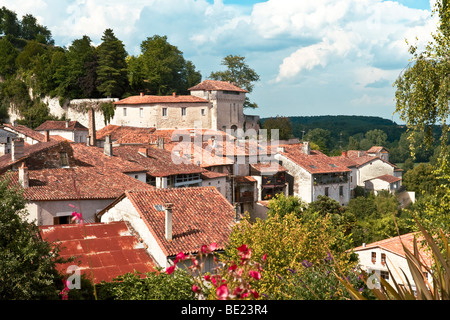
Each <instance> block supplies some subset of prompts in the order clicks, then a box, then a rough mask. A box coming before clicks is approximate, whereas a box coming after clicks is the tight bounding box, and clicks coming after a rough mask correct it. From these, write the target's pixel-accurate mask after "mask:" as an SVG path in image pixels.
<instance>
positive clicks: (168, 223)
mask: <svg viewBox="0 0 450 320" xmlns="http://www.w3.org/2000/svg"><path fill="white" fill-rule="evenodd" d="M164 208H165V229H164V230H165V235H166V239H167V240H168V241H172V209H173V204H172V203H166V204H165V205H164Z"/></svg>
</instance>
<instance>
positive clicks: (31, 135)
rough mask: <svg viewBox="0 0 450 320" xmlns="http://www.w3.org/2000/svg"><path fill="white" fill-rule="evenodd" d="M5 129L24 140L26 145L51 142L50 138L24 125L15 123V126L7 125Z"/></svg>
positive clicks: (4, 126)
mask: <svg viewBox="0 0 450 320" xmlns="http://www.w3.org/2000/svg"><path fill="white" fill-rule="evenodd" d="M3 129H4V130H6V131H9V132H12V133H13V134H15V135H17V137H18V138H22V139H23V141H24V143H25V144H26V145H32V144H36V143H39V142H47V141H50V140H51V139H50V138H49V137H48V136H45V135H44V134H42V133H39V132H37V131H35V130H33V129H30V128H28V127H26V126H24V125H21V124H17V122H14V123H13V124H9V123H5V124H4V125H3Z"/></svg>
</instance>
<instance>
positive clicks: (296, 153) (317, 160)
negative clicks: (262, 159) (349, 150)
mask: <svg viewBox="0 0 450 320" xmlns="http://www.w3.org/2000/svg"><path fill="white" fill-rule="evenodd" d="M301 146H302V144H292V145H285V146H284V152H280V154H282V155H283V156H285V157H287V158H288V159H290V160H291V161H293V162H295V163H296V164H297V165H299V166H300V167H302V168H303V169H305V170H306V171H308V172H309V173H311V174H316V173H333V172H350V171H351V170H350V169H348V168H347V167H346V166H343V165H342V164H341V163H340V162H338V161H336V160H335V159H333V158H332V157H328V156H326V155H325V154H323V153H322V152H320V151H318V150H311V152H310V154H305V153H303V152H302V149H301Z"/></svg>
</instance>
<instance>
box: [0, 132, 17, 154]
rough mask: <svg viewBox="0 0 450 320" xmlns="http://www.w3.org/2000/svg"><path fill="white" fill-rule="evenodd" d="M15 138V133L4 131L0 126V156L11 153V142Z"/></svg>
mask: <svg viewBox="0 0 450 320" xmlns="http://www.w3.org/2000/svg"><path fill="white" fill-rule="evenodd" d="M16 137H17V134H16V133H14V132H11V131H9V130H5V129H3V128H2V127H1V126H0V156H2V155H4V154H7V153H10V152H11V142H12V139H13V138H16Z"/></svg>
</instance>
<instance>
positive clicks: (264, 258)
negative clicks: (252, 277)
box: [262, 253, 267, 261]
mask: <svg viewBox="0 0 450 320" xmlns="http://www.w3.org/2000/svg"><path fill="white" fill-rule="evenodd" d="M262 259H263V261H266V260H267V253H266V254H264V255H263V257H262Z"/></svg>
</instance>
